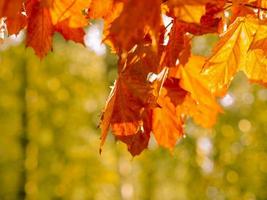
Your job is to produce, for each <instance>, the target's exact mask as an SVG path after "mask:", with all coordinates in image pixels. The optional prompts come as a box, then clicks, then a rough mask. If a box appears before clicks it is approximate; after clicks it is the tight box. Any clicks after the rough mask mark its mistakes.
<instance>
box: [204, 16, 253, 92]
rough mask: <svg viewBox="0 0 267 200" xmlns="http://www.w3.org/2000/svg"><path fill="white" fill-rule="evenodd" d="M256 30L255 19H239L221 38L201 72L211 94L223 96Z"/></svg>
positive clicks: (243, 58)
mask: <svg viewBox="0 0 267 200" xmlns="http://www.w3.org/2000/svg"><path fill="white" fill-rule="evenodd" d="M256 29H257V21H256V20H255V19H253V18H243V17H240V18H237V20H236V21H235V22H234V23H233V24H232V25H231V26H230V27H229V29H228V30H227V32H226V33H225V34H224V35H223V36H222V37H221V39H220V40H219V42H218V44H217V45H216V47H215V48H214V50H213V54H212V56H211V57H210V58H209V59H208V60H207V62H206V63H205V65H204V70H203V75H204V76H206V77H205V78H206V79H207V80H208V82H209V88H210V89H211V91H212V92H213V93H216V94H220V95H224V94H225V92H226V90H227V88H228V86H229V84H230V82H231V80H232V79H233V76H234V75H235V73H236V72H237V70H238V69H239V67H240V66H241V65H243V64H244V62H245V57H246V52H247V51H248V49H249V47H250V44H251V41H252V39H253V36H254V34H255V33H256Z"/></svg>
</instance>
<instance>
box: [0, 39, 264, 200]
mask: <svg viewBox="0 0 267 200" xmlns="http://www.w3.org/2000/svg"><path fill="white" fill-rule="evenodd" d="M214 41H216V38H213V36H208V37H197V38H196V39H195V40H194V44H195V45H194V46H193V51H194V52H195V53H196V54H205V55H207V54H209V52H210V49H211V48H210V46H211V44H212V43H214ZM115 74H116V58H115V56H114V55H111V54H110V53H107V54H105V55H102V56H97V55H96V54H95V53H93V52H92V51H90V50H88V49H87V48H85V47H83V46H82V45H77V44H74V43H72V42H65V41H63V39H62V38H60V37H57V38H55V42H54V50H53V53H50V54H49V55H48V56H47V57H46V58H45V59H44V60H42V61H41V60H39V59H38V58H37V57H36V56H35V55H34V53H33V51H32V50H31V49H25V47H24V46H23V45H16V46H9V47H8V48H7V49H5V50H2V51H1V52H0V130H1V132H0V199H1V200H20V199H27V200H65V199H66V200H91V199H92V200H106V199H108V200H120V199H122V200H202V199H203V200H205V199H208V200H256V199H257V200H265V199H267V189H266V188H267V104H266V102H267V90H266V89H264V88H263V87H261V86H258V85H255V84H249V83H248V81H247V79H246V78H245V76H244V75H243V74H239V75H238V76H237V78H236V79H235V80H234V83H233V84H232V86H231V90H230V91H229V93H228V94H227V95H226V97H224V98H223V99H221V100H219V101H220V103H221V104H222V106H223V107H224V110H225V112H224V113H222V114H221V115H220V117H219V119H218V123H217V125H216V126H215V127H214V128H213V129H203V128H201V127H199V126H197V125H195V124H194V123H193V122H192V121H191V120H189V121H188V123H187V126H186V137H185V138H182V139H181V140H180V141H179V142H178V144H177V147H176V148H175V150H174V152H173V153H170V152H168V151H167V150H165V149H162V148H160V147H158V146H157V145H156V142H155V140H153V139H152V141H151V143H150V144H149V149H148V150H146V151H145V152H143V153H142V154H141V155H140V156H138V157H135V158H132V157H131V156H130V154H129V153H128V152H127V150H126V147H125V145H124V144H121V143H116V142H115V141H114V139H113V138H112V137H109V138H108V139H107V142H106V144H105V147H104V150H103V152H102V155H99V136H100V130H99V129H98V124H99V121H100V115H101V111H102V109H103V107H104V104H105V100H106V98H107V95H108V92H109V85H111V84H112V82H113V80H114V79H115Z"/></svg>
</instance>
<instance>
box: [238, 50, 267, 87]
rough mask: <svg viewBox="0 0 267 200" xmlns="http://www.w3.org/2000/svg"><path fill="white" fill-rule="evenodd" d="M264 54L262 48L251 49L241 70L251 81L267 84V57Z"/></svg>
mask: <svg viewBox="0 0 267 200" xmlns="http://www.w3.org/2000/svg"><path fill="white" fill-rule="evenodd" d="M264 54H265V52H263V51H262V50H260V49H256V50H252V51H249V52H248V55H247V60H246V64H245V65H243V66H242V67H241V68H240V70H241V71H243V72H244V73H245V74H246V76H247V77H248V79H249V80H250V81H252V82H256V83H260V84H262V85H264V86H267V85H266V83H267V58H266V56H265V55H264Z"/></svg>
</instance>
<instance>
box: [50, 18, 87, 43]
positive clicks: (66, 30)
mask: <svg viewBox="0 0 267 200" xmlns="http://www.w3.org/2000/svg"><path fill="white" fill-rule="evenodd" d="M55 31H57V32H59V33H61V35H62V36H63V37H64V38H65V40H72V41H74V42H77V43H81V44H84V36H85V31H84V30H83V28H71V27H69V19H66V20H64V21H61V22H59V23H57V24H56V25H55Z"/></svg>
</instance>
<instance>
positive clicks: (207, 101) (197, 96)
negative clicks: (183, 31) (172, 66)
mask: <svg viewBox="0 0 267 200" xmlns="http://www.w3.org/2000/svg"><path fill="white" fill-rule="evenodd" d="M204 62H205V59H204V58H203V57H199V56H192V57H190V58H189V61H188V63H187V64H186V65H185V66H184V67H183V66H180V68H179V69H180V76H181V82H180V85H181V87H182V88H183V89H184V90H186V91H188V92H189V94H190V95H189V97H187V98H186V100H185V102H184V104H183V108H182V110H183V111H185V113H186V114H189V115H191V116H192V117H193V118H194V120H195V121H196V122H197V123H198V124H200V125H202V126H203V127H211V126H213V125H214V124H215V122H216V117H217V114H218V113H219V112H221V108H220V106H219V105H218V104H217V101H216V98H215V96H214V95H213V94H212V93H211V91H210V90H209V88H208V84H207V80H206V79H205V77H204V76H203V75H201V73H200V72H201V67H202V66H203V64H204Z"/></svg>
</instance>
